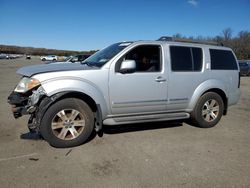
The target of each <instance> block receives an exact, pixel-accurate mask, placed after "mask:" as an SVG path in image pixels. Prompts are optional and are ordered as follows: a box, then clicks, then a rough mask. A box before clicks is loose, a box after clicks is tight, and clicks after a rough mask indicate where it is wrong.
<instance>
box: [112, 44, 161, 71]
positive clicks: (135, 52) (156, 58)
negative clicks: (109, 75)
mask: <svg viewBox="0 0 250 188" xmlns="http://www.w3.org/2000/svg"><path fill="white" fill-rule="evenodd" d="M124 60H135V62H136V72H159V71H160V70H161V47H160V46H159V45H141V46H138V47H135V48H133V49H132V50H131V51H129V52H128V53H127V54H125V55H124V56H123V57H122V58H121V59H120V60H118V62H117V63H116V68H115V70H116V72H118V71H119V70H120V66H121V63H122V61H124Z"/></svg>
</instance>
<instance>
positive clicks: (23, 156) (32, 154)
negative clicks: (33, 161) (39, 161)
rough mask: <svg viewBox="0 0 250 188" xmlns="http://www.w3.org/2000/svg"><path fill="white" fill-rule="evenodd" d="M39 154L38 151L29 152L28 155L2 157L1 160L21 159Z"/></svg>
mask: <svg viewBox="0 0 250 188" xmlns="http://www.w3.org/2000/svg"><path fill="white" fill-rule="evenodd" d="M34 155H37V153H31V154H27V155H19V156H15V157H8V158H1V159H0V162H3V161H9V160H13V159H20V158H25V157H31V156H34Z"/></svg>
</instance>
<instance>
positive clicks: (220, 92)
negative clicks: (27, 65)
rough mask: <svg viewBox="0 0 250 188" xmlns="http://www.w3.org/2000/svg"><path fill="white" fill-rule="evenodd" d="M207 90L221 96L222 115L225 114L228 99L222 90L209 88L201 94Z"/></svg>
mask: <svg viewBox="0 0 250 188" xmlns="http://www.w3.org/2000/svg"><path fill="white" fill-rule="evenodd" d="M207 92H214V93H217V94H218V95H220V96H221V98H222V100H223V103H224V110H223V115H226V114H227V107H228V99H227V96H226V94H225V93H224V91H222V90H221V89H217V88H214V89H210V90H208V91H206V92H204V93H203V94H202V95H204V94H205V93H207Z"/></svg>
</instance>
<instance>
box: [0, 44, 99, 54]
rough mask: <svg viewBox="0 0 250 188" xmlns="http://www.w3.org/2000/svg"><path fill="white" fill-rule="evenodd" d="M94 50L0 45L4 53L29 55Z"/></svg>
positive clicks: (1, 51) (75, 52) (82, 52)
mask: <svg viewBox="0 0 250 188" xmlns="http://www.w3.org/2000/svg"><path fill="white" fill-rule="evenodd" d="M95 52H96V51H95V50H91V51H73V50H56V49H47V48H33V47H21V46H11V45H0V53H5V54H29V55H40V56H41V55H52V54H53V55H58V56H69V55H77V54H89V55H91V54H93V53H95Z"/></svg>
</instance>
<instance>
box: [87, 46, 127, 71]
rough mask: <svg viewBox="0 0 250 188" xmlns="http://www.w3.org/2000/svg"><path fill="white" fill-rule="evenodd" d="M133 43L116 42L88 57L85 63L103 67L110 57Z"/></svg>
mask: <svg viewBox="0 0 250 188" xmlns="http://www.w3.org/2000/svg"><path fill="white" fill-rule="evenodd" d="M130 44H131V43H128V42H126V43H116V44H113V45H111V46H109V47H107V48H104V49H103V50H100V51H98V52H96V53H95V54H94V55H92V56H90V57H89V58H87V59H86V60H85V61H83V62H82V63H83V64H87V65H89V66H96V67H102V66H103V65H104V64H105V63H107V62H108V61H109V60H110V59H112V58H113V57H114V56H115V55H116V54H118V53H119V52H120V51H122V50H123V49H124V48H126V47H127V46H129V45H130Z"/></svg>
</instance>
